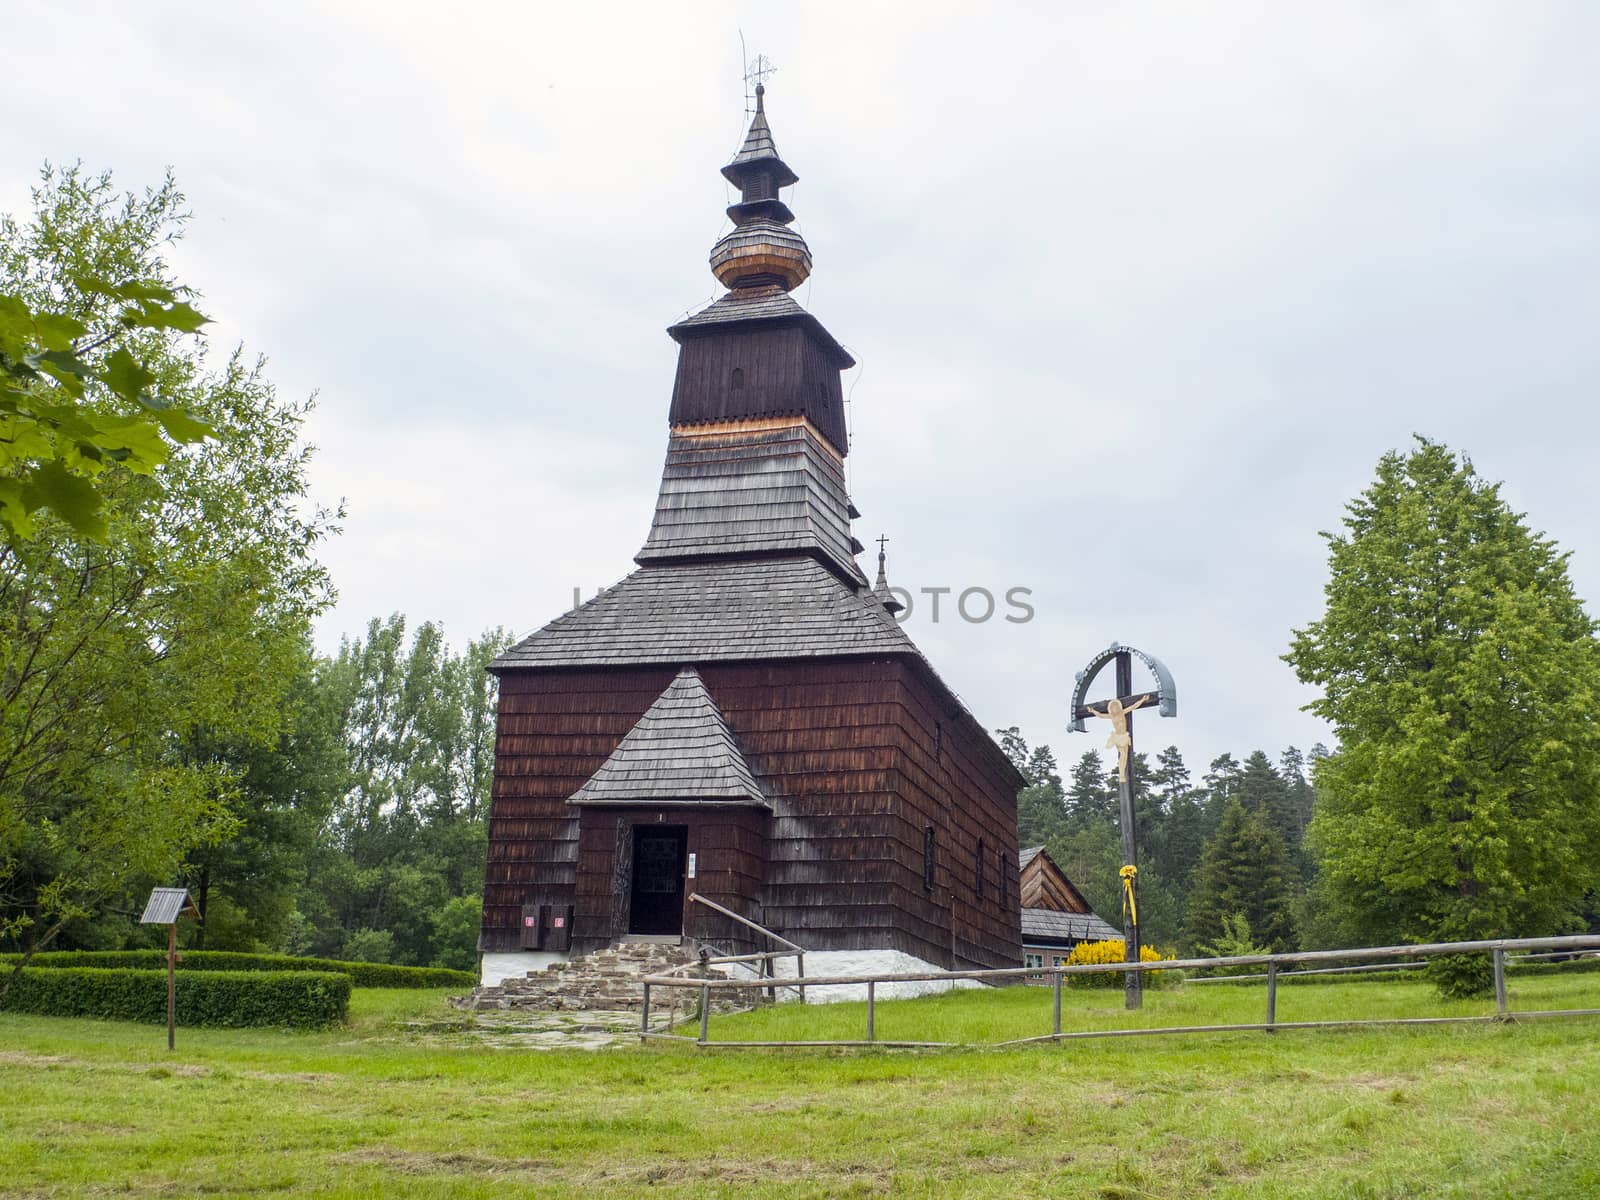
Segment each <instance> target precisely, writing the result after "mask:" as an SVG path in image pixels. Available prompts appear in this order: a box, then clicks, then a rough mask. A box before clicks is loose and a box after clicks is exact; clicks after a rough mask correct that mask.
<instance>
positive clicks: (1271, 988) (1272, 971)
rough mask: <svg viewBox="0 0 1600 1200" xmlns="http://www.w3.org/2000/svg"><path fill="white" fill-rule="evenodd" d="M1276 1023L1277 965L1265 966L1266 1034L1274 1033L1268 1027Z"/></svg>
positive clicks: (1269, 964)
mask: <svg viewBox="0 0 1600 1200" xmlns="http://www.w3.org/2000/svg"><path fill="white" fill-rule="evenodd" d="M1277 1023H1278V964H1277V963H1275V962H1273V963H1268V964H1267V1025H1268V1026H1269V1028H1268V1029H1267V1032H1268V1033H1276V1032H1277V1031H1276V1030H1275V1029H1272V1028H1270V1026H1273V1025H1276V1024H1277Z"/></svg>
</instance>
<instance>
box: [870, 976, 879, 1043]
mask: <svg viewBox="0 0 1600 1200" xmlns="http://www.w3.org/2000/svg"><path fill="white" fill-rule="evenodd" d="M877 1015H878V985H877V984H876V983H873V982H871V981H870V980H869V981H868V982H867V1041H869V1042H872V1041H876V1040H877V1036H878V1035H877V1029H876V1028H875V1026H876V1021H877Z"/></svg>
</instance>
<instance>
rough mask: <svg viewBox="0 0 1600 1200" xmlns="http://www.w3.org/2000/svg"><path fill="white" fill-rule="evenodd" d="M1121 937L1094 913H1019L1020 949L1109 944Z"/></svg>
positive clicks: (1039, 910) (1029, 910) (1027, 910)
mask: <svg viewBox="0 0 1600 1200" xmlns="http://www.w3.org/2000/svg"><path fill="white" fill-rule="evenodd" d="M1121 936H1122V931H1121V930H1120V929H1113V928H1112V927H1111V926H1110V925H1108V924H1106V923H1105V922H1104V921H1102V920H1101V919H1100V918H1099V917H1097V916H1096V915H1095V914H1094V913H1092V912H1088V913H1067V912H1057V911H1056V910H1055V909H1052V908H1025V909H1023V910H1022V944H1023V945H1024V946H1039V945H1044V946H1064V945H1074V944H1076V943H1078V942H1111V941H1115V940H1116V939H1117V938H1120V937H1121Z"/></svg>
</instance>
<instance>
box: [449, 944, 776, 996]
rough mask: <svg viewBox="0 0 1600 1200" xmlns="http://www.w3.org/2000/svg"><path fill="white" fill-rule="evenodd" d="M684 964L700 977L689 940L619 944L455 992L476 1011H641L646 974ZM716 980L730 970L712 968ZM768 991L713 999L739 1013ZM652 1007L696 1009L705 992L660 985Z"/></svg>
mask: <svg viewBox="0 0 1600 1200" xmlns="http://www.w3.org/2000/svg"><path fill="white" fill-rule="evenodd" d="M681 967H689V968H690V970H687V971H680V972H679V973H680V974H683V975H686V976H690V975H692V976H693V977H694V978H696V979H698V978H700V958H699V955H698V954H697V953H696V951H695V949H694V948H693V947H692V946H690V945H687V944H683V945H673V944H671V943H663V942H617V943H615V944H613V945H612V946H610V947H608V948H607V949H605V950H597V951H595V952H594V953H592V954H585V955H583V956H582V957H580V958H574V959H571V960H569V961H567V962H562V963H556V964H555V965H553V966H551V967H548V968H546V969H545V970H543V971H529V972H528V973H527V974H526V975H524V976H523V977H522V978H520V979H506V980H502V981H501V982H500V983H498V984H496V985H495V986H493V987H476V988H473V989H472V994H471V995H469V996H453V997H451V999H450V1004H451V1007H453V1008H458V1009H465V1010H468V1011H472V1012H483V1011H486V1010H493V1009H527V1010H531V1011H536V1012H597V1011H604V1012H638V1011H639V1009H640V1008H641V1007H642V1006H643V1004H644V986H643V984H641V983H640V982H639V981H640V980H641V979H642V978H644V976H646V975H665V974H667V973H668V972H669V971H673V970H676V969H678V968H681ZM710 977H711V978H712V979H726V978H727V977H728V976H727V972H725V971H722V970H719V969H717V968H711V970H710ZM760 995H762V993H759V992H756V991H753V990H752V991H750V992H748V993H739V994H738V998H737V999H736V1000H735V999H733V998H732V997H730V998H729V999H726V1000H723V999H718V1000H714V1001H713V1002H712V1006H711V1011H712V1012H736V1011H738V1010H740V1009H743V1008H747V1007H749V1006H750V1005H751V1004H752V1003H754V1002H755V1001H756V998H757V997H758V996H760ZM650 1001H651V1005H650V1006H651V1009H652V1010H656V1009H657V1008H659V1009H661V1010H663V1011H683V1012H685V1013H687V1012H689V1011H692V1010H696V1006H697V1005H698V1003H699V993H698V992H697V991H694V990H692V989H686V988H657V989H655V990H654V991H652V993H651V996H650Z"/></svg>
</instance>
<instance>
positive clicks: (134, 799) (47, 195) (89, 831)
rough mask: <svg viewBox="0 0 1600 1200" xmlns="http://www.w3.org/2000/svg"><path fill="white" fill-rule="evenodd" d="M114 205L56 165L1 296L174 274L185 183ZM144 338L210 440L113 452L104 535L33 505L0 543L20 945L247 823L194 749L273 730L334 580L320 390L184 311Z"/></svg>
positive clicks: (2, 771)
mask: <svg viewBox="0 0 1600 1200" xmlns="http://www.w3.org/2000/svg"><path fill="white" fill-rule="evenodd" d="M113 201H114V197H113V196H112V195H111V193H110V191H109V184H108V183H105V182H104V181H102V182H101V183H99V184H96V185H95V186H93V187H85V186H82V185H81V180H76V177H68V178H67V179H66V180H64V181H58V183H56V184H52V183H51V181H50V180H49V179H47V180H46V184H45V186H44V187H42V188H41V189H40V190H39V191H38V192H36V193H35V203H36V207H37V212H36V214H35V216H34V219H33V222H32V223H31V224H29V225H26V226H24V225H19V224H17V223H15V222H7V223H6V224H5V225H4V226H3V227H0V292H5V293H8V294H14V295H21V296H24V297H26V298H27V302H28V303H30V304H31V305H33V307H34V309H35V311H37V310H38V309H40V308H42V307H44V306H45V301H46V300H47V299H48V301H49V303H51V304H53V305H55V307H56V309H57V310H59V311H66V312H77V311H80V310H83V309H84V308H85V307H86V306H88V305H90V304H91V303H92V297H89V296H87V295H85V294H84V293H83V291H82V285H81V283H80V280H81V278H82V274H83V264H85V263H97V262H111V263H114V264H119V265H120V266H121V267H122V268H123V270H124V274H125V277H128V278H142V279H164V278H166V267H165V264H164V262H163V261H162V258H161V250H162V247H163V246H164V245H165V244H166V243H167V242H168V241H170V240H171V238H172V237H173V236H176V234H177V233H178V232H180V231H181V229H182V225H183V220H184V214H183V211H182V197H181V196H180V195H178V194H177V193H176V191H175V189H171V188H167V189H162V190H158V191H156V192H152V193H149V194H147V195H145V196H144V197H130V198H128V199H127V200H126V202H125V203H124V204H123V205H122V206H121V207H117V206H116V205H115V204H114V202H113ZM138 349H139V355H140V360H141V362H142V363H143V364H144V367H145V369H146V370H147V371H148V373H149V374H150V375H151V376H152V378H153V382H152V383H151V385H150V386H151V388H152V389H153V390H156V391H159V393H160V394H162V395H163V396H165V397H168V398H170V400H171V402H172V403H173V404H174V405H175V406H177V407H179V408H181V409H182V410H183V411H187V412H191V413H194V414H195V415H196V416H197V417H198V418H200V419H202V420H203V421H204V422H205V423H206V424H207V426H208V427H209V428H210V429H211V430H212V431H213V434H214V436H213V437H211V438H210V439H208V440H206V441H204V442H201V443H197V444H194V445H191V446H189V447H188V448H187V449H186V450H185V451H184V452H183V453H181V454H175V455H172V456H171V457H170V458H168V459H167V460H166V461H165V462H164V463H162V464H161V465H160V466H159V469H158V470H157V472H156V473H155V474H145V473H142V471H140V470H134V469H132V468H131V467H129V466H128V465H126V464H124V463H118V462H116V461H115V460H113V461H112V462H111V463H110V464H109V465H105V466H104V467H103V469H102V470H100V471H99V473H98V474H97V475H96V477H95V484H96V492H97V499H98V502H99V505H100V508H99V513H98V520H99V523H100V525H101V530H100V531H99V533H98V535H97V536H96V537H93V538H88V537H85V536H84V535H83V534H82V533H81V532H80V527H81V523H74V522H69V521H67V520H66V519H65V518H64V517H61V516H60V515H59V514H57V513H55V512H52V511H50V510H47V509H45V510H41V509H35V510H33V512H32V514H31V519H32V520H33V521H34V522H35V528H34V533H33V536H32V537H31V538H28V539H13V540H12V541H11V542H10V543H9V544H7V545H5V546H4V547H0V939H3V940H5V941H7V942H9V943H11V944H12V945H16V946H19V947H20V948H21V949H22V950H23V951H24V952H25V953H32V952H33V951H35V950H37V949H39V948H42V947H43V946H45V945H47V944H48V943H49V942H51V941H52V940H53V939H55V938H56V937H57V936H58V935H59V934H60V933H61V931H62V930H63V929H64V928H65V927H66V926H67V925H68V924H69V923H71V922H74V921H82V920H84V919H86V918H89V917H92V916H93V915H94V914H95V913H96V912H98V911H100V910H101V909H102V908H104V907H105V906H106V905H108V904H114V903H122V904H127V903H129V902H130V901H131V900H132V899H133V898H134V896H133V895H132V893H133V891H134V889H136V888H139V887H142V886H144V885H146V884H148V883H149V882H150V881H152V880H155V881H159V882H163V883H165V882H170V881H171V880H172V878H173V876H174V874H175V872H176V870H177V868H178V866H179V863H180V862H181V861H182V859H183V857H184V855H185V854H187V853H188V852H189V851H191V850H193V849H195V848H196V847H200V846H204V845H206V844H208V843H214V842H218V841H220V840H222V839H224V838H226V837H228V836H231V835H232V833H233V832H234V831H235V828H236V824H237V822H236V818H235V816H234V814H233V812H232V811H231V807H230V805H231V801H232V798H233V796H234V793H235V792H236V790H237V786H238V782H239V772H238V771H237V770H236V769H235V768H233V767H232V766H230V765H229V764H227V763H222V762H218V761H215V760H214V759H212V758H210V757H206V756H194V755H187V756H186V755H185V754H184V753H183V746H184V744H185V743H186V742H188V741H189V740H190V739H192V737H193V736H194V735H195V734H196V732H197V731H202V730H204V731H209V733H210V735H211V736H214V737H216V738H226V739H242V740H246V741H267V740H270V739H271V738H272V737H273V736H275V734H276V732H277V730H278V728H279V725H280V719H281V711H282V705H283V700H284V693H285V691H286V689H287V688H288V686H289V684H290V682H291V681H292V679H293V678H294V673H295V672H294V664H295V662H296V660H297V655H298V654H299V653H300V647H301V646H302V644H303V641H304V638H305V636H306V632H307V630H308V628H309V624H310V621H311V619H312V618H313V617H314V616H315V615H316V614H317V613H318V612H320V611H321V610H322V609H323V608H324V607H325V605H326V604H327V602H328V599H329V596H330V589H329V586H328V581H327V576H326V573H325V572H324V570H323V568H322V567H321V566H320V564H318V562H317V561H316V558H315V551H316V548H317V546H318V543H319V542H320V541H321V540H322V539H323V537H325V536H326V535H327V534H328V533H329V532H330V530H331V529H332V524H331V522H332V521H333V520H334V519H335V514H330V513H328V512H325V511H323V510H320V509H318V508H316V507H315V506H312V505H308V504H307V502H306V500H305V490H306V480H305V471H306V464H307V458H308V454H309V452H308V451H307V450H306V448H305V447H304V446H303V445H302V444H301V443H300V441H299V436H300V428H301V423H302V421H303V419H304V416H305V414H306V412H307V410H308V405H307V404H304V403H292V402H286V401H283V400H281V399H280V398H279V397H278V396H277V395H276V393H275V392H274V391H273V389H272V387H271V385H270V384H269V383H268V382H267V380H266V379H265V377H264V375H263V374H262V371H261V368H260V364H251V363H249V362H247V361H246V360H245V359H244V357H243V355H242V354H241V353H239V352H237V351H236V352H235V353H234V354H233V355H232V356H231V357H230V358H228V359H227V360H226V361H225V362H224V363H223V364H222V365H221V366H220V367H218V368H216V369H211V368H208V367H207V365H206V363H205V361H204V357H203V356H204V352H205V347H204V345H203V344H199V343H197V342H196V341H195V340H194V339H193V338H187V337H184V336H183V334H182V331H181V330H178V329H150V330H144V331H142V334H141V337H140V340H139V342H138ZM0 986H5V985H4V984H0Z"/></svg>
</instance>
